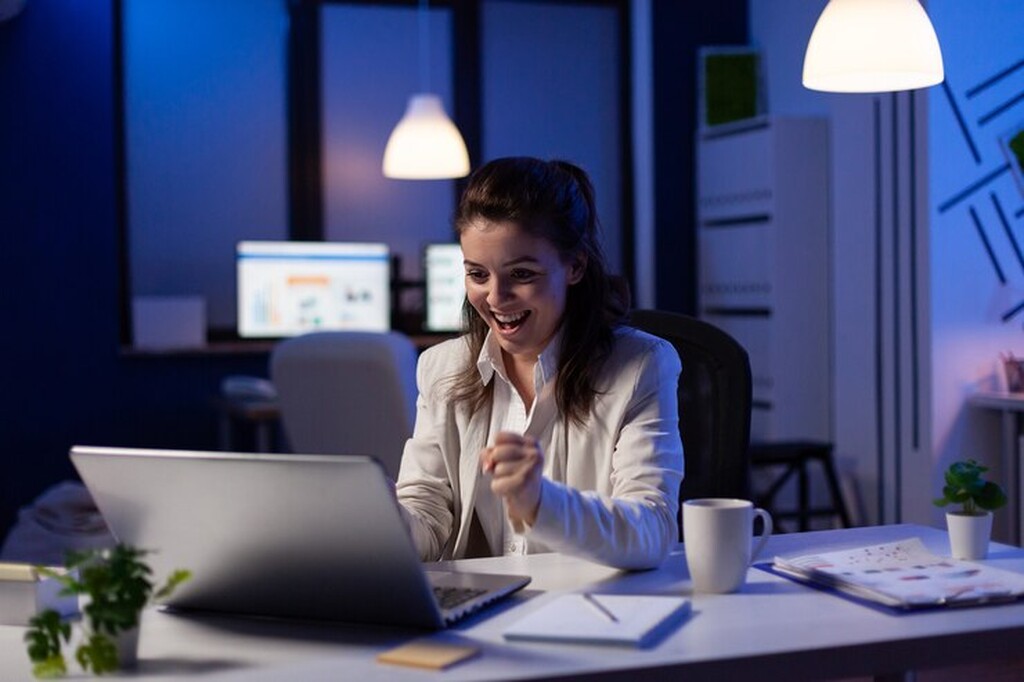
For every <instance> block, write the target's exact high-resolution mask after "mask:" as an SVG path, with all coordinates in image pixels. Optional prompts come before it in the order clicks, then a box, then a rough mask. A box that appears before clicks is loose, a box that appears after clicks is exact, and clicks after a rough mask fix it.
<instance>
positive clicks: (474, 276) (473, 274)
mask: <svg viewBox="0 0 1024 682" xmlns="http://www.w3.org/2000/svg"><path fill="white" fill-rule="evenodd" d="M466 277H469V278H470V279H471V280H473V281H474V282H483V281H484V280H486V279H487V273H486V272H484V271H483V270H466Z"/></svg>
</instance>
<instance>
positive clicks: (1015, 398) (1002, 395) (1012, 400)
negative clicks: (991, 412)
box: [967, 391, 1024, 410]
mask: <svg viewBox="0 0 1024 682" xmlns="http://www.w3.org/2000/svg"><path fill="white" fill-rule="evenodd" d="M967 402H969V403H970V404H971V405H976V406H978V407H991V408H995V409H997V410H1024V393H1009V392H1007V391H978V392H977V393H972V394H971V395H969V396H967Z"/></svg>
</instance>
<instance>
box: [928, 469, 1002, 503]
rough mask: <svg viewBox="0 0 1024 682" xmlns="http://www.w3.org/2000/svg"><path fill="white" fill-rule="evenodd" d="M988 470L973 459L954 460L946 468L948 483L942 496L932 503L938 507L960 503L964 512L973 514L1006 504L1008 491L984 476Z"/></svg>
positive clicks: (943, 488)
mask: <svg viewBox="0 0 1024 682" xmlns="http://www.w3.org/2000/svg"><path fill="white" fill-rule="evenodd" d="M986 471H988V467H986V466H983V465H981V464H979V463H978V462H976V461H975V460H973V459H969V460H967V461H966V462H953V463H952V464H951V465H950V466H949V468H948V469H946V485H944V486H943V487H942V497H938V498H935V500H933V501H932V503H933V504H934V505H935V506H936V507H944V506H946V505H949V504H959V505H961V511H962V512H963V513H964V514H971V515H976V514H979V513H980V511H979V510H985V511H992V510H994V509H999V508H1000V507H1002V506H1003V505H1005V504H1006V493H1004V492H1003V489H1002V488H1000V487H999V485H998V484H996V483H993V482H992V481H986V480H984V479H983V478H982V474H984V473H985V472H986Z"/></svg>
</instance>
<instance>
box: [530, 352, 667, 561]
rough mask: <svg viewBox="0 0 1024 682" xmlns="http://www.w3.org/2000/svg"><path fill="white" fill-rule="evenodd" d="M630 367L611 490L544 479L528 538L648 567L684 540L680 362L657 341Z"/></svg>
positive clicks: (554, 547) (584, 554)
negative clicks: (628, 393) (630, 382)
mask: <svg viewBox="0 0 1024 682" xmlns="http://www.w3.org/2000/svg"><path fill="white" fill-rule="evenodd" d="M630 368H632V371H633V372H634V378H633V389H632V395H631V396H630V398H629V401H628V403H627V406H626V410H625V414H624V415H623V417H622V423H621V427H620V429H619V431H618V434H617V437H616V439H615V444H614V452H613V453H612V471H611V477H612V480H611V484H612V486H611V488H612V493H611V496H607V495H601V494H599V493H597V492H595V491H581V490H577V489H575V488H572V487H570V486H567V485H564V484H561V483H557V482H554V481H551V480H550V479H547V478H545V479H544V480H543V482H542V484H541V502H540V507H539V509H538V513H537V518H536V520H535V522H534V525H533V527H532V528H530V530H529V533H528V537H530V538H536V539H538V540H540V541H541V542H542V543H544V544H545V545H547V546H548V547H549V548H551V549H552V550H555V551H558V552H563V553H566V554H573V555H576V556H580V557H583V558H586V559H589V560H592V561H596V562H599V563H603V564H607V565H610V566H614V567H616V568H623V569H645V568H654V567H656V566H658V565H660V564H661V562H662V561H663V560H664V558H665V556H666V555H667V554H668V551H669V549H670V548H671V547H672V546H673V545H674V544H675V543H676V541H677V540H678V533H679V531H678V523H677V521H676V518H677V512H678V507H679V485H680V483H681V482H682V478H683V446H682V441H681V439H680V436H679V412H678V404H677V387H678V381H679V374H680V372H681V365H680V362H679V356H678V354H677V353H676V351H675V349H674V348H673V347H672V346H671V345H669V344H668V343H667V342H665V341H663V340H661V339H658V340H657V341H656V342H654V343H652V344H651V345H650V346H649V347H648V348H647V350H646V351H645V352H644V353H643V356H642V359H641V361H640V362H639V363H635V362H634V363H631V364H629V365H627V372H628V371H629V369H630ZM619 380H625V381H628V380H629V379H628V376H627V377H622V378H620V379H619Z"/></svg>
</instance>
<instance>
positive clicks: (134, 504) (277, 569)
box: [71, 446, 530, 628]
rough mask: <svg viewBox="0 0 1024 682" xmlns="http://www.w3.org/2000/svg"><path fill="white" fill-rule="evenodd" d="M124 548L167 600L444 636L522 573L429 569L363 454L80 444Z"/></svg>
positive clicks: (77, 459) (81, 460)
mask: <svg viewBox="0 0 1024 682" xmlns="http://www.w3.org/2000/svg"><path fill="white" fill-rule="evenodd" d="M71 460H72V462H74V465H75V467H76V468H77V469H78V473H79V474H80V475H81V477H82V480H83V481H84V482H85V485H86V486H87V487H88V488H89V491H90V492H91V493H92V496H93V498H94V499H95V501H96V505H97V506H98V507H99V509H100V512H102V514H103V517H104V519H106V521H107V524H108V525H109V526H110V529H111V531H112V532H113V534H114V536H115V537H116V538H117V539H118V541H120V542H124V543H128V544H132V545H135V546H137V547H140V548H144V549H151V550H154V553H153V554H151V555H149V556H148V559H149V562H150V565H151V566H152V568H153V572H154V575H153V578H154V579H155V581H156V582H158V583H159V582H161V581H163V580H164V579H165V577H166V576H167V575H168V574H169V573H170V572H171V571H172V570H174V569H176V568H184V569H188V570H190V571H191V572H192V578H191V579H190V580H189V581H187V582H186V583H184V584H182V585H181V586H180V587H179V588H178V590H177V591H176V592H175V593H174V594H173V595H172V596H171V598H170V599H168V600H167V601H166V602H165V603H166V605H167V606H170V607H174V608H179V609H201V610H208V611H221V612H229V613H236V614H248V615H256V616H271V617H284V618H301V619H322V620H339V621H348V622H359V623H375V624H380V625H392V626H413V627H421V628H442V627H445V626H446V625H450V624H451V623H453V622H455V621H456V620H458V619H459V618H461V617H463V616H465V615H467V614H469V613H472V612H473V611H476V610H477V609H479V608H481V607H482V606H484V605H486V604H489V603H491V602H493V601H495V600H497V599H499V598H501V597H504V596H506V595H508V594H511V593H512V592H515V591H516V590H518V589H520V588H521V587H523V586H524V585H526V584H527V583H528V582H529V581H530V579H529V578H528V577H526V576H509V575H487V574H479V573H461V572H451V571H432V570H425V566H424V564H422V563H421V562H420V560H419V557H418V555H417V552H416V549H415V547H414V546H413V542H412V539H411V537H410V535H409V532H408V530H407V529H406V527H405V522H404V521H403V520H402V517H401V514H400V512H399V507H398V503H397V501H396V499H395V496H394V490H393V484H392V483H391V482H390V481H389V480H388V478H387V476H386V475H385V473H384V469H383V468H382V467H381V466H380V464H378V463H377V461H376V460H374V459H373V458H370V457H356V456H336V455H292V454H287V455H282V454H244V453H231V452H192V451H179V450H149V449H146V450H141V449H127V448H100V447H86V446H75V447H73V448H72V449H71Z"/></svg>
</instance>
